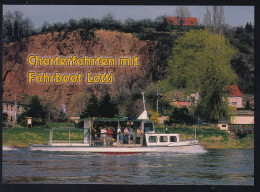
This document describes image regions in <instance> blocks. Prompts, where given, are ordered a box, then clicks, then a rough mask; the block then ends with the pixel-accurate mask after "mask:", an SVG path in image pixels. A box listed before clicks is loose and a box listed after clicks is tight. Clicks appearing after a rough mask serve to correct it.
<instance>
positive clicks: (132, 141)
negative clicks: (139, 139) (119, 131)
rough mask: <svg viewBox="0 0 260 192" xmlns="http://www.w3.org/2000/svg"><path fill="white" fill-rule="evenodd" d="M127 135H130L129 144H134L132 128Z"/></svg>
mask: <svg viewBox="0 0 260 192" xmlns="http://www.w3.org/2000/svg"><path fill="white" fill-rule="evenodd" d="M129 134H130V144H134V130H133V128H132V127H131V128H130V131H129Z"/></svg>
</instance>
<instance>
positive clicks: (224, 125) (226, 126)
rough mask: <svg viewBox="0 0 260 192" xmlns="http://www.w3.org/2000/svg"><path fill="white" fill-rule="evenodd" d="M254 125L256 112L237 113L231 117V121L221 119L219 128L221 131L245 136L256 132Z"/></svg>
mask: <svg viewBox="0 0 260 192" xmlns="http://www.w3.org/2000/svg"><path fill="white" fill-rule="evenodd" d="M254 124H255V118H254V111H237V112H236V113H235V114H233V115H232V116H231V120H230V121H228V120H226V119H225V118H221V119H220V120H219V121H218V125H217V126H218V127H219V129H220V130H225V131H228V132H233V133H236V134H244V135H245V134H248V133H253V132H254Z"/></svg>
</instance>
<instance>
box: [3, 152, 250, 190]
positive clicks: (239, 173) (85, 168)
mask: <svg viewBox="0 0 260 192" xmlns="http://www.w3.org/2000/svg"><path fill="white" fill-rule="evenodd" d="M2 179H3V181H2V182H3V183H12V184H129V185H132V184H152V185H254V150H250V149H218V150H207V152H206V153H203V154H167V153H143V154H134V155H106V154H95V153H94V154H92V153H84V152H80V153H79V152H77V153H71V152H70V153H68V152H66V153H64V152H40V151H29V150H27V149H19V150H11V151H3V154H2Z"/></svg>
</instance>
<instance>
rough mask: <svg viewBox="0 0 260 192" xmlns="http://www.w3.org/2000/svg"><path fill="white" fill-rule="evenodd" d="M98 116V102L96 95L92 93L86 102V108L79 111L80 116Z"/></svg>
mask: <svg viewBox="0 0 260 192" xmlns="http://www.w3.org/2000/svg"><path fill="white" fill-rule="evenodd" d="M98 116H99V102H98V99H97V96H96V95H94V94H92V95H91V96H90V98H89V100H88V101H87V103H86V109H85V110H84V111H83V113H81V115H80V118H86V117H98Z"/></svg>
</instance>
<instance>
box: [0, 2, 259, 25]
mask: <svg viewBox="0 0 260 192" xmlns="http://www.w3.org/2000/svg"><path fill="white" fill-rule="evenodd" d="M176 7H177V6H169V5H167V6H161V5H160V6H157V5H151V6H148V5H145V6H143V5H140V6H137V5H3V14H4V13H5V12H7V11H8V10H9V11H11V12H14V11H16V10H18V11H21V12H23V14H24V17H29V18H30V19H31V20H32V22H33V24H34V27H35V28H38V27H41V26H42V24H43V22H45V21H46V22H48V23H50V24H52V23H55V22H67V21H68V20H69V19H71V18H74V19H76V20H79V19H81V18H83V17H90V18H97V19H101V18H102V17H103V16H104V15H106V14H108V13H112V14H113V15H114V16H115V18H116V19H120V20H122V21H124V20H125V19H127V18H133V19H136V20H138V19H144V18H150V19H152V20H153V19H155V18H156V17H158V16H162V15H168V16H175V9H176ZM186 7H188V9H189V10H190V12H191V16H192V17H197V18H198V21H199V23H200V24H202V23H203V16H204V14H205V12H206V6H186ZM210 8H211V7H210ZM224 13H225V23H226V24H228V25H230V26H232V27H235V26H245V24H246V23H247V22H251V23H252V24H254V6H224Z"/></svg>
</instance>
